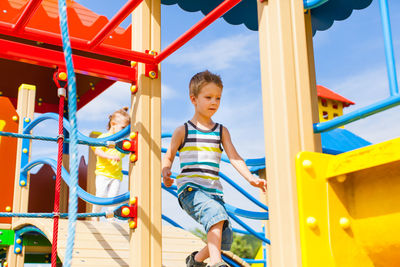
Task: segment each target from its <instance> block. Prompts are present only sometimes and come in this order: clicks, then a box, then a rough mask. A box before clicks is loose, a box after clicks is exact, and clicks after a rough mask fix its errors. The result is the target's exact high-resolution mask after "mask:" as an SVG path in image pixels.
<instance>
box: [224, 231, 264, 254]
mask: <svg viewBox="0 0 400 267" xmlns="http://www.w3.org/2000/svg"><path fill="white" fill-rule="evenodd" d="M260 246H261V241H260V240H259V239H257V238H256V237H254V236H252V235H240V234H236V233H234V234H233V243H232V247H231V251H232V252H233V253H235V254H236V255H238V256H239V257H241V258H247V259H254V257H255V256H256V254H257V251H258V250H259V249H260Z"/></svg>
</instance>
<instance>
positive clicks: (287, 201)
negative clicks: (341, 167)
mask: <svg viewBox="0 0 400 267" xmlns="http://www.w3.org/2000/svg"><path fill="white" fill-rule="evenodd" d="M257 3H258V11H259V40H260V64H261V82H262V91H263V112H264V133H265V154H266V158H267V162H266V166H267V176H268V200H269V209H270V231H271V233H270V238H271V244H272V245H271V260H272V261H271V263H272V264H271V266H273V267H280V266H293V267H295V266H301V251H300V237H299V222H298V206H297V189H296V169H295V158H296V155H297V153H298V152H300V151H304V150H306V151H320V150H321V145H320V144H321V142H320V137H319V135H316V134H314V133H313V122H317V121H318V109H317V101H316V99H317V94H316V86H315V73H314V60H313V55H312V43H311V41H312V40H311V35H310V32H309V30H310V29H309V26H310V24H309V23H306V19H305V15H304V7H303V1H298V0H268V1H264V2H262V3H261V2H260V1H257ZM308 19H309V18H308Z"/></svg>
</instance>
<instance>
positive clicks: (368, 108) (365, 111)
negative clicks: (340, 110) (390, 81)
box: [314, 95, 400, 133]
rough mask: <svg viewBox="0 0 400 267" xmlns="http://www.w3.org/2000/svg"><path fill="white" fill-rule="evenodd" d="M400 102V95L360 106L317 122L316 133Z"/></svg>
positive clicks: (315, 125)
mask: <svg viewBox="0 0 400 267" xmlns="http://www.w3.org/2000/svg"><path fill="white" fill-rule="evenodd" d="M399 104H400V95H396V96H392V97H389V98H387V99H385V100H381V101H379V102H377V103H374V104H372V105H369V106H366V107H363V108H359V109H358V110H355V111H352V112H350V113H347V114H345V115H342V116H340V117H336V118H334V119H332V120H330V121H326V122H320V123H315V124H314V133H321V132H326V131H329V130H332V129H335V128H337V127H339V126H342V125H345V124H348V123H350V122H353V121H356V120H359V119H362V118H365V117H368V116H371V115H373V114H376V113H378V112H380V111H384V110H387V109H390V108H392V107H395V106H398V105H399Z"/></svg>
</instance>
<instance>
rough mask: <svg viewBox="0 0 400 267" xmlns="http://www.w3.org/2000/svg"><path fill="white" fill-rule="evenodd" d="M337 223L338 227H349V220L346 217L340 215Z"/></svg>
mask: <svg viewBox="0 0 400 267" xmlns="http://www.w3.org/2000/svg"><path fill="white" fill-rule="evenodd" d="M339 225H340V227H342V228H343V229H345V230H346V229H349V227H350V220H349V219H348V218H346V217H342V218H340V219H339Z"/></svg>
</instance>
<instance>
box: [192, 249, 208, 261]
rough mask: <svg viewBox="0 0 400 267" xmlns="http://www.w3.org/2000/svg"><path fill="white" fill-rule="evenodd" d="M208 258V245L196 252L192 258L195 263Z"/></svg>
mask: <svg viewBox="0 0 400 267" xmlns="http://www.w3.org/2000/svg"><path fill="white" fill-rule="evenodd" d="M208 257H210V252H209V251H208V245H207V246H205V247H204V248H202V249H201V250H200V251H199V252H197V254H196V256H194V260H195V261H197V262H203V261H205V260H206V259H208Z"/></svg>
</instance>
